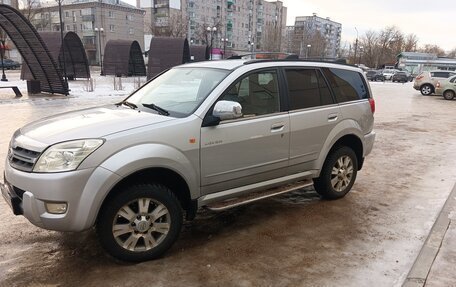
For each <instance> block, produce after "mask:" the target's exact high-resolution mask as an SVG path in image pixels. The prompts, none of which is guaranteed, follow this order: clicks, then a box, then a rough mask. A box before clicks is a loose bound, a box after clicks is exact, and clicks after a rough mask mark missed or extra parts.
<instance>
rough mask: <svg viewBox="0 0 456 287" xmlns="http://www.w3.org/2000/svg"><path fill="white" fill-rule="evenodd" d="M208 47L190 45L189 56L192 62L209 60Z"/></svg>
mask: <svg viewBox="0 0 456 287" xmlns="http://www.w3.org/2000/svg"><path fill="white" fill-rule="evenodd" d="M209 53H210V51H209V47H208V46H207V45H192V46H190V55H191V57H193V59H192V61H194V62H200V61H207V60H209V57H210V55H209Z"/></svg>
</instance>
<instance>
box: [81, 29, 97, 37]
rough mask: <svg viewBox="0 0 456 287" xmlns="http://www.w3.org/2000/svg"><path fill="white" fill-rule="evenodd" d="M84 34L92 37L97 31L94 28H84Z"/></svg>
mask: <svg viewBox="0 0 456 287" xmlns="http://www.w3.org/2000/svg"><path fill="white" fill-rule="evenodd" d="M82 36H83V37H90V36H92V37H93V36H95V31H94V30H83V31H82Z"/></svg>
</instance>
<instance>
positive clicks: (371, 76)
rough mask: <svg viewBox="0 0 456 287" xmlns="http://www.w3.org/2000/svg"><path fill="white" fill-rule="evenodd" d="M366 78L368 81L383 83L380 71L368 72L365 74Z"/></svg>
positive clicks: (383, 78)
mask: <svg viewBox="0 0 456 287" xmlns="http://www.w3.org/2000/svg"><path fill="white" fill-rule="evenodd" d="M366 78H367V79H368V80H369V81H376V82H377V81H382V82H384V81H385V76H383V74H382V71H378V70H369V71H367V72H366Z"/></svg>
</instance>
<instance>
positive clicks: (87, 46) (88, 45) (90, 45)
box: [84, 44, 97, 50]
mask: <svg viewBox="0 0 456 287" xmlns="http://www.w3.org/2000/svg"><path fill="white" fill-rule="evenodd" d="M84 48H85V49H86V50H96V49H97V46H96V45H95V44H84Z"/></svg>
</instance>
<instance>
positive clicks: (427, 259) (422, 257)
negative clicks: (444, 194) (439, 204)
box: [402, 185, 456, 287]
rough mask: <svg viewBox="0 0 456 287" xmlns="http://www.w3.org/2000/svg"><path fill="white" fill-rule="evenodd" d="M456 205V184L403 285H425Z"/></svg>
mask: <svg viewBox="0 0 456 287" xmlns="http://www.w3.org/2000/svg"><path fill="white" fill-rule="evenodd" d="M453 206H456V185H455V186H454V187H453V190H452V191H451V192H450V194H449V196H448V198H447V200H446V202H445V204H444V205H443V208H442V210H441V211H440V214H439V216H438V217H437V220H436V221H435V223H434V225H433V226H432V229H431V231H430V233H429V235H428V238H427V239H426V241H425V243H424V245H423V247H422V248H421V251H420V253H419V254H418V257H417V258H416V260H415V262H414V263H413V266H412V268H411V269H410V272H409V273H408V275H407V278H406V279H405V281H404V283H403V284H402V287H423V286H424V285H425V284H426V280H427V277H428V275H429V272H430V271H431V268H432V265H433V264H434V260H435V258H436V257H437V254H438V253H439V250H440V247H441V246H442V242H443V239H444V237H445V234H446V232H447V230H448V227H449V225H450V223H451V220H450V218H449V215H450V212H451V207H453Z"/></svg>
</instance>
